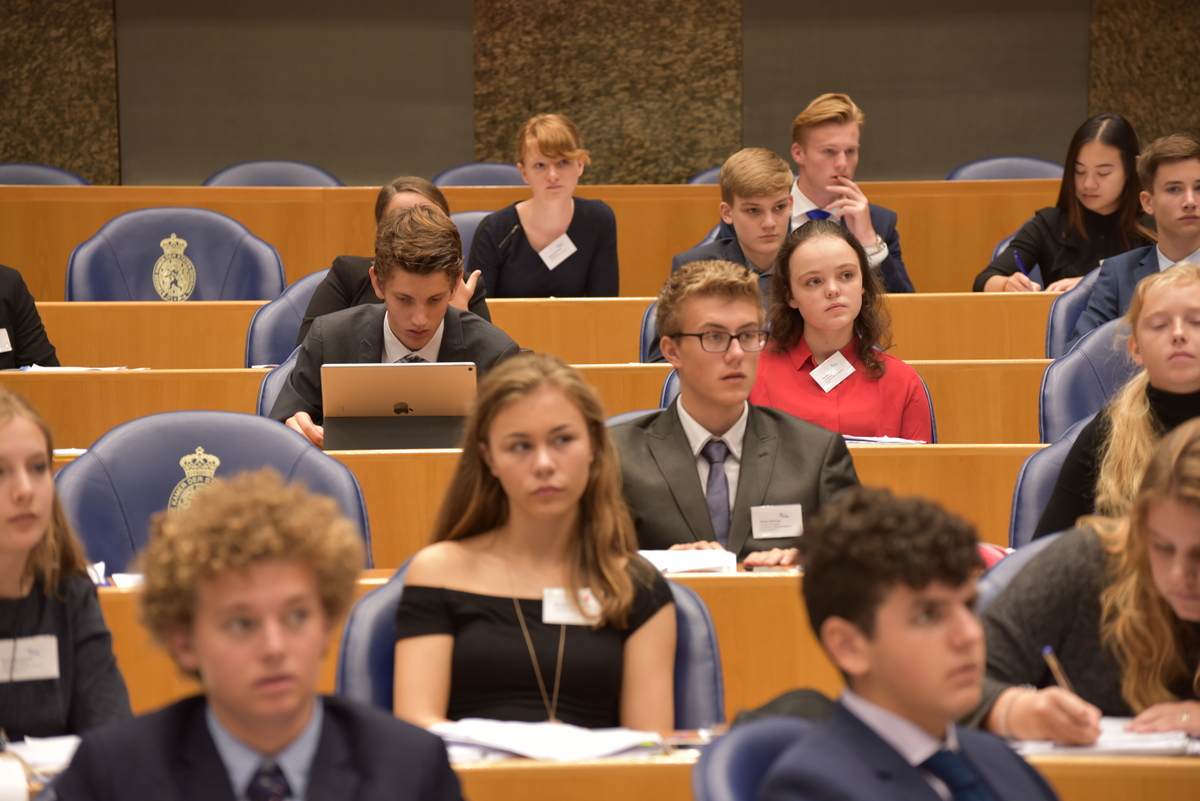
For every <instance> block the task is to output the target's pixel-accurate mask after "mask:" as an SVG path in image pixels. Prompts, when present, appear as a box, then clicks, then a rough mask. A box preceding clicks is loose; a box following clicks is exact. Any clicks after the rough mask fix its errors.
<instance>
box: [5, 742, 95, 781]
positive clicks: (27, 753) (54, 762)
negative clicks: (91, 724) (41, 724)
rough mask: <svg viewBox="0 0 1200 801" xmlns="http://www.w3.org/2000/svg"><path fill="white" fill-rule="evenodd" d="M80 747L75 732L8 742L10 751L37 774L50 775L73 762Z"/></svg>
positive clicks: (59, 771)
mask: <svg viewBox="0 0 1200 801" xmlns="http://www.w3.org/2000/svg"><path fill="white" fill-rule="evenodd" d="M78 747H79V737H78V736H76V735H74V734H64V735H63V736H62V737H26V738H25V739H24V740H21V741H18V742H11V743H9V744H8V748H9V750H10V751H12V752H13V753H15V754H16V755H17V756H19V757H21V759H23V760H25V764H26V765H28V766H29V769H30V770H32V771H33V772H34V775H36V776H50V775H53V774H55V773H61V772H62V771H63V770H65V769H66V767H67V765H69V764H70V763H71V757H73V756H75V749H76V748H78Z"/></svg>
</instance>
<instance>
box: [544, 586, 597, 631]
mask: <svg viewBox="0 0 1200 801" xmlns="http://www.w3.org/2000/svg"><path fill="white" fill-rule="evenodd" d="M579 605H580V606H581V607H583V614H580V613H579V610H578V609H576V608H575V605H574V604H572V603H571V602H570V601H569V600H568V599H567V591H566V590H565V589H563V588H562V587H547V588H546V589H544V590H542V622H543V623H566V624H567V625H568V626H591V625H592V624H594V623H595V622H596V621H597V620H598V619H599V618H600V602H599V601H597V600H596V596H594V595H592V591H591V590H590V589H588V588H586V587H585V588H584V589H582V590H580V591H579Z"/></svg>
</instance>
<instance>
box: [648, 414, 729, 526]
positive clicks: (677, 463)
mask: <svg viewBox="0 0 1200 801" xmlns="http://www.w3.org/2000/svg"><path fill="white" fill-rule="evenodd" d="M678 404H679V401H678V400H676V401H675V402H674V403H672V404H671V406H670V408H668V409H667V410H666V411H664V412H663V413H662V414H660V415H659V416H658V419H657V420H655V421H654V423H653V424H651V426H650V427H649V428H648V429H647V431H646V443H647V445H648V446H649V448H650V455H651V456H653V457H654V461H655V464H657V465H658V469H659V472H661V473H662V476H663V479H664V480H665V481H666V482H667V486H668V487H669V488H670V490H671V497H672V498H673V499H674V501H675V505H676V507H678V508H679V511H680V513H681V514H682V515H683V519H684V522H686V523H687V526H688V529H689V531H690V532H691V535H692V539H693V540H696V541H700V540H715V539H716V538H717V535H716V534H715V533H714V532H713V527H712V519H711V518H710V517H709V516H708V503H707V502H706V501H705V500H704V490H703V489H702V488H701V487H700V474H699V472H697V470H696V459H695V457H693V456H692V446H691V445H690V444H689V443H688V438H687V434H685V433H684V431H683V425H682V424H681V423H680V422H679V412H678V411H677V409H676V407H677V406H678ZM739 486H740V484H739Z"/></svg>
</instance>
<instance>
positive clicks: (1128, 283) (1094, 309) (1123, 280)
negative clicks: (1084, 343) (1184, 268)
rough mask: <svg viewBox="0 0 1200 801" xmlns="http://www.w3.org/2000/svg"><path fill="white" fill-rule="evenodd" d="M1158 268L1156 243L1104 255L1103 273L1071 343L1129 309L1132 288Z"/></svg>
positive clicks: (1101, 270)
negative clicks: (1124, 251)
mask: <svg viewBox="0 0 1200 801" xmlns="http://www.w3.org/2000/svg"><path fill="white" fill-rule="evenodd" d="M1156 272H1158V252H1157V250H1156V248H1155V246H1154V245H1147V246H1146V247H1141V248H1136V249H1135V250H1131V251H1129V252H1128V253H1122V254H1121V255H1120V256H1113V257H1112V258H1110V259H1105V260H1104V264H1101V265H1100V274H1099V275H1098V276H1096V287H1095V289H1093V290H1092V297H1091V299H1089V300H1088V305H1087V308H1086V309H1084V310H1083V314H1081V315H1080V316H1079V320H1078V321H1077V322H1076V323H1075V331H1074V333H1072V334H1071V341H1070V342H1069V343H1068V345H1074V344H1075V342H1076V341H1077V340H1078V339H1079V338H1080V337H1081V336H1083V335H1084V334H1086V333H1087V332H1088V331H1091V330H1092V329H1093V328H1099V327H1100V326H1102V325H1104V324H1105V323H1107V322H1108V321H1109V320H1115V319H1117V318H1118V317H1121V316H1122V315H1124V314H1125V312H1127V311H1129V302H1130V301H1131V300H1133V290H1134V289H1135V288H1137V285H1138V281H1141V280H1142V279H1143V278H1145V277H1146V276H1148V275H1153V274H1154V273H1156Z"/></svg>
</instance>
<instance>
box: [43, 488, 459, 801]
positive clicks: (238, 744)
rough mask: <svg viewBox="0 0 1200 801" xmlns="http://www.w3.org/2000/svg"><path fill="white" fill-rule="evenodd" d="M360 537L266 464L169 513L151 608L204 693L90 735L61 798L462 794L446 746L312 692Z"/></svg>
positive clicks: (147, 594) (311, 800) (155, 561)
mask: <svg viewBox="0 0 1200 801" xmlns="http://www.w3.org/2000/svg"><path fill="white" fill-rule="evenodd" d="M362 564H363V546H362V539H361V537H360V536H359V533H358V531H357V530H356V529H355V527H354V525H353V524H352V523H350V521H348V520H346V519H345V518H344V517H342V516H341V514H340V513H339V511H338V506H337V503H336V502H335V501H334V500H333V499H331V498H325V497H320V496H314V495H310V494H309V493H308V492H307V491H306V490H305V489H304V488H303V487H302V486H299V485H295V484H290V485H285V484H284V483H283V480H282V479H281V478H280V477H279V475H278V474H277V473H275V472H274V471H273V470H270V469H269V468H268V469H266V470H262V471H259V472H258V473H249V474H245V473H244V474H242V475H240V476H237V477H235V478H234V479H233V480H231V481H228V482H220V483H218V484H216V485H214V486H212V487H208V488H206V489H203V490H201V491H200V492H199V493H197V494H196V495H195V496H193V498H192V503H191V506H190V508H188V509H187V510H185V511H182V512H179V513H177V514H167V513H162V514H160V515H159V516H158V517H156V518H155V520H154V523H153V524H152V532H151V539H150V544H149V545H148V546H147V548H146V549H145V551H144V552H143V553H142V555H141V557H140V568H141V570H142V572H143V573H144V574H145V582H146V583H145V589H144V591H143V594H142V619H143V620H144V621H145V624H146V626H147V628H148V629H149V630H150V632H151V633H152V634H153V635H154V636H155V637H156V638H157V639H158V640H160V641H161V642H163V643H164V644H165V645H166V646H167V648H168V650H169V651H170V653H171V656H172V658H173V659H174V660H175V662H176V664H177V665H178V666H179V667H180V668H181V669H182V670H183V671H184V672H186V673H188V674H190V675H191V676H193V677H194V678H198V679H199V680H200V684H201V686H202V687H203V688H204V694H203V695H198V696H195V697H192V698H187V699H184V700H183V701H179V702H177V703H175V704H172V705H171V706H168V707H166V708H164V709H162V710H159V711H158V712H153V713H151V714H149V715H145V716H143V717H139V718H133V719H130V720H124V721H120V722H116V723H112V724H109V725H107V726H104V727H101V728H99V729H96V730H94V732H92V733H90V734H88V735H87V736H86V737H85V738H84V740H83V743H82V744H81V745H80V746H79V750H78V751H77V752H76V754H75V758H74V760H73V761H72V762H71V765H70V766H69V767H68V768H67V770H66V772H65V773H63V774H62V776H60V777H59V779H58V780H57V781H56V782H55V784H54V792H55V793H56V795H57V798H58V799H60V801H75V799H96V800H97V801H99V800H100V799H112V798H153V799H159V800H160V801H184V800H185V799H195V801H235V799H237V800H238V801H241V800H242V799H245V800H246V801H283V799H297V800H303V801H335V800H336V801H340V800H341V799H350V798H352V799H355V801H370V800H371V799H377V800H378V801H383V800H384V799H388V800H389V801H405V800H409V801H425V800H428V801H460V799H461V794H460V792H459V784H458V779H457V777H456V776H455V774H454V772H453V771H452V770H451V769H450V764H449V762H448V761H447V758H446V749H445V746H444V745H443V744H442V742H441V740H439V739H438V738H437V737H436V736H434V735H433V734H430V733H428V732H426V731H423V730H421V729H418V728H416V727H414V726H411V725H409V724H407V723H404V722H402V721H399V720H397V719H396V718H394V717H392V715H391V714H390V713H389V712H384V711H383V710H378V709H372V708H369V707H365V706H361V705H359V704H356V703H354V702H351V701H345V700H342V699H340V698H333V697H323V696H319V695H317V694H316V688H317V683H318V681H319V679H320V675H321V661H322V658H323V657H324V656H325V654H326V652H327V651H328V649H329V642H330V637H331V636H332V634H333V632H334V631H335V630H336V628H337V624H338V623H339V622H340V621H341V619H342V617H343V616H344V615H345V613H346V610H347V609H348V608H349V606H350V603H351V602H352V601H353V599H354V587H355V582H356V580H357V577H358V572H359V569H360V567H361V566H362Z"/></svg>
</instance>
